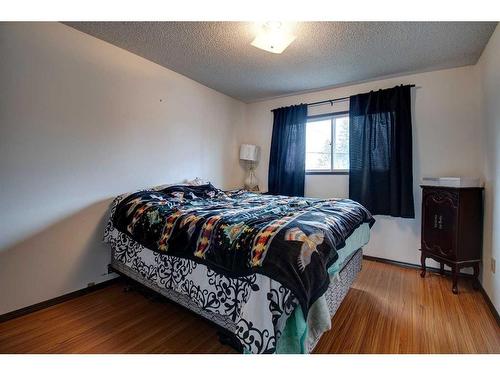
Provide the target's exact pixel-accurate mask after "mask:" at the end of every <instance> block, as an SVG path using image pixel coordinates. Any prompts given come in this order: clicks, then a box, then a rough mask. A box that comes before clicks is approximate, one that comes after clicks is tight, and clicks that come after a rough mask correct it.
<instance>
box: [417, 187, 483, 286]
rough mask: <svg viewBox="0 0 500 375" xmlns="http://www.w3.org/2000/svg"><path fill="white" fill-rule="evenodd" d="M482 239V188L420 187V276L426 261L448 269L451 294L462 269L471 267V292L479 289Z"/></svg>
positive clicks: (423, 271) (442, 269) (423, 275)
mask: <svg viewBox="0 0 500 375" xmlns="http://www.w3.org/2000/svg"><path fill="white" fill-rule="evenodd" d="M482 238H483V188H480V187H474V188H454V187H443V186H426V185H422V238H421V247H422V248H421V249H420V251H421V252H422V255H421V263H422V272H421V274H420V275H421V276H422V277H425V272H426V269H425V260H426V258H432V259H434V260H435V261H437V262H439V263H440V265H441V273H443V272H444V265H445V264H446V265H448V266H450V267H451V272H452V280H453V286H452V291H453V293H455V294H457V293H458V287H457V278H458V273H459V271H460V269H461V268H463V267H471V266H472V267H474V276H473V277H474V280H473V286H474V288H475V289H476V288H478V286H479V284H478V276H479V263H480V262H481V251H482Z"/></svg>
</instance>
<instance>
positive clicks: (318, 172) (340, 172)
mask: <svg viewBox="0 0 500 375" xmlns="http://www.w3.org/2000/svg"><path fill="white" fill-rule="evenodd" d="M332 174H333V175H341V176H348V175H349V172H347V171H325V172H322V171H309V172H308V171H306V176H307V175H313V176H314V175H332Z"/></svg>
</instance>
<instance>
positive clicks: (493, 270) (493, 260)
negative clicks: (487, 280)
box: [491, 257, 497, 273]
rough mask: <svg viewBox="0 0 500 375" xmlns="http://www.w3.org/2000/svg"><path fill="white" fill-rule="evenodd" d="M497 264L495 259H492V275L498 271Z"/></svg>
mask: <svg viewBox="0 0 500 375" xmlns="http://www.w3.org/2000/svg"><path fill="white" fill-rule="evenodd" d="M496 263H497V261H496V260H495V258H493V257H491V272H492V273H495V271H496V268H497V265H496Z"/></svg>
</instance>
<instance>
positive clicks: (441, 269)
mask: <svg viewBox="0 0 500 375" xmlns="http://www.w3.org/2000/svg"><path fill="white" fill-rule="evenodd" d="M439 273H440V274H441V275H444V263H439Z"/></svg>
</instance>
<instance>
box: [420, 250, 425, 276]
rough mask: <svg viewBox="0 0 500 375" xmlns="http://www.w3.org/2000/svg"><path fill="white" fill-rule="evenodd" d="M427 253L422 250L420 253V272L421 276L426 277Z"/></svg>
mask: <svg viewBox="0 0 500 375" xmlns="http://www.w3.org/2000/svg"><path fill="white" fill-rule="evenodd" d="M425 258H426V257H425V254H424V253H423V252H422V255H420V263H421V264H422V272H420V277H425Z"/></svg>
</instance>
